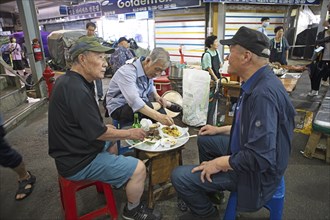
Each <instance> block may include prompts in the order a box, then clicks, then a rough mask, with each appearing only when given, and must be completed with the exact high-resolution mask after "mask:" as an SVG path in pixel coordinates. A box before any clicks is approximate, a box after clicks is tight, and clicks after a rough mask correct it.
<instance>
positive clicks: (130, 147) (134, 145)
mask: <svg viewBox="0 0 330 220" xmlns="http://www.w3.org/2000/svg"><path fill="white" fill-rule="evenodd" d="M145 142H146V140H144V141H141V142H139V143H137V144H133V145H131V146H129V147H128V149H132V148H133V147H136V146H138V145H140V144H143V143H145Z"/></svg>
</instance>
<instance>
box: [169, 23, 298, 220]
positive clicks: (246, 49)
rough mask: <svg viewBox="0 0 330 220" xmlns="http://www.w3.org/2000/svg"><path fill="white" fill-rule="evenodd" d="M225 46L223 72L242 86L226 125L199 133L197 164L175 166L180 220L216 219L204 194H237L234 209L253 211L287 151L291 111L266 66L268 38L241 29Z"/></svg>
mask: <svg viewBox="0 0 330 220" xmlns="http://www.w3.org/2000/svg"><path fill="white" fill-rule="evenodd" d="M220 43H221V44H224V45H229V47H230V55H229V67H228V73H230V74H233V75H237V76H239V77H240V78H241V79H242V80H243V82H242V85H241V94H240V97H239V99H238V102H237V105H236V109H235V115H234V121H233V124H232V125H231V126H222V127H215V126H210V125H206V126H204V127H202V128H201V129H200V131H199V137H198V141H197V143H198V147H199V157H200V162H201V163H200V165H197V166H194V165H190V166H180V167H178V168H176V169H175V170H174V171H173V173H172V183H173V185H174V187H175V189H176V191H177V193H178V196H179V197H180V198H181V199H183V201H184V202H185V203H186V205H187V206H188V207H189V208H190V211H191V212H190V213H187V214H185V215H183V216H182V217H181V219H203V218H205V219H219V213H218V211H217V209H216V208H215V207H214V206H213V204H212V203H211V201H210V199H209V198H208V196H207V194H209V193H211V192H217V191H222V190H229V191H237V192H238V203H237V209H238V210H240V211H256V210H258V209H260V208H261V207H262V206H263V205H265V204H266V203H267V202H268V201H269V200H270V199H271V198H272V196H273V194H274V192H275V190H276V188H277V186H278V185H279V183H280V181H281V179H282V176H283V175H284V172H285V169H286V167H287V165H288V159H289V155H290V151H291V140H292V135H293V129H294V115H295V110H294V107H293V106H292V103H291V101H290V98H289V96H288V94H287V92H286V91H285V89H284V87H283V85H282V83H281V82H280V81H279V80H278V79H277V77H276V75H275V74H274V72H273V71H272V69H271V68H270V67H269V65H268V57H269V54H270V51H269V49H268V48H269V43H268V38H267V37H266V36H265V35H264V34H262V33H260V32H258V31H256V30H252V29H249V28H246V27H241V28H240V29H239V30H238V31H237V33H236V34H235V35H234V36H233V38H232V39H228V40H220Z"/></svg>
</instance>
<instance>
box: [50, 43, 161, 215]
mask: <svg viewBox="0 0 330 220" xmlns="http://www.w3.org/2000/svg"><path fill="white" fill-rule="evenodd" d="M111 52H113V49H111V48H109V47H104V46H102V45H101V44H100V43H99V42H98V41H97V40H96V39H95V38H88V37H84V38H80V39H79V40H78V41H77V43H76V44H75V45H74V46H73V47H72V48H71V50H70V55H71V59H72V61H73V64H72V68H71V69H70V70H68V71H67V72H66V74H64V75H62V76H60V77H59V78H58V79H57V80H56V83H55V86H54V89H53V92H52V95H51V97H50V103H49V114H48V115H49V118H48V121H49V125H48V126H49V154H50V156H51V157H53V158H54V159H55V163H56V167H57V170H58V173H59V174H60V175H61V176H63V177H65V178H67V179H70V180H85V179H93V180H99V181H102V182H106V183H109V184H111V185H112V186H114V187H116V188H118V187H121V186H122V185H124V184H126V188H125V189H126V195H127V200H128V203H127V205H125V207H124V211H123V214H122V216H123V218H124V219H161V213H160V212H157V211H155V210H151V209H148V208H147V206H146V205H145V204H144V203H143V202H141V201H140V199H141V196H142V193H143V190H144V182H145V179H146V168H145V165H144V163H143V162H142V161H140V160H138V159H136V158H133V157H125V156H123V155H119V156H118V155H116V154H113V153H111V152H112V151H111V149H106V148H105V141H108V140H112V141H114V140H116V139H132V140H143V139H144V138H145V136H146V133H145V132H144V131H143V130H142V129H140V128H132V129H128V130H116V129H115V128H114V127H113V126H112V125H105V124H104V123H103V119H102V116H101V113H100V111H99V107H98V105H97V103H96V100H95V98H94V97H95V94H94V85H93V80H96V79H101V78H103V77H104V72H105V69H106V67H107V62H106V60H105V58H106V57H105V54H106V53H111ZM110 148H113V146H112V147H110Z"/></svg>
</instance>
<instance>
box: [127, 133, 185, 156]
mask: <svg viewBox="0 0 330 220" xmlns="http://www.w3.org/2000/svg"><path fill="white" fill-rule="evenodd" d="M188 140H189V133H188V132H186V133H185V134H183V135H182V136H181V137H180V138H179V139H177V143H176V144H175V145H173V146H170V147H165V146H163V145H161V140H159V141H157V142H156V143H155V144H147V143H143V144H139V145H137V146H136V147H135V148H136V149H139V150H142V151H147V152H164V151H169V150H173V149H176V148H179V147H181V146H183V145H184V144H186V143H187V142H188ZM126 142H127V143H128V144H129V145H134V144H136V143H134V141H132V140H126Z"/></svg>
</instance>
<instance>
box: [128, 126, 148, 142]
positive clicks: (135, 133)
mask: <svg viewBox="0 0 330 220" xmlns="http://www.w3.org/2000/svg"><path fill="white" fill-rule="evenodd" d="M127 131H128V132H129V137H128V139H130V140H140V141H143V140H144V138H145V137H146V136H147V133H146V132H145V131H144V130H143V129H142V128H130V129H128V130H127Z"/></svg>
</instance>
